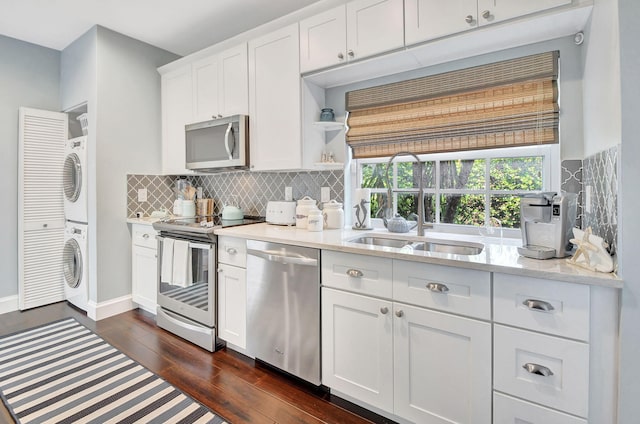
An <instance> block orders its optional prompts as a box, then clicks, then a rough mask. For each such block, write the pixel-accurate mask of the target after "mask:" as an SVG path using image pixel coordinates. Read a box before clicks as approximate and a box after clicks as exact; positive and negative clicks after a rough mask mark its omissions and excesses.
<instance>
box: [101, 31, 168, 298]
mask: <svg viewBox="0 0 640 424" xmlns="http://www.w3.org/2000/svg"><path fill="white" fill-rule="evenodd" d="M177 58H178V56H176V55H174V54H173V53H169V52H167V51H165V50H161V49H159V48H157V47H154V46H151V45H149V44H145V43H142V42H140V41H138V40H134V39H133V38H129V37H126V36H124V35H121V34H118V33H116V32H113V31H111V30H109V29H107V28H104V27H98V28H97V65H98V66H97V97H96V98H97V112H96V130H95V131H96V133H95V134H96V146H95V149H94V152H95V161H96V162H95V170H94V174H93V175H95V196H94V200H95V202H94V203H92V205H94V207H95V219H96V221H95V222H96V223H97V226H96V234H95V236H96V244H95V254H96V258H95V260H94V262H93V263H97V268H96V269H95V271H96V279H97V297H96V300H97V302H98V303H100V302H105V301H108V300H112V299H116V298H119V297H122V296H126V295H128V294H130V293H131V251H130V244H131V237H130V234H129V231H128V229H127V225H126V224H125V218H126V216H127V173H134V172H135V173H142V174H156V173H159V172H160V167H161V162H160V139H161V115H160V74H158V72H157V68H158V67H159V66H162V65H164V64H166V63H169V62H171V61H173V60H176V59H177ZM91 108H92V105H91V104H89V109H91ZM90 199H91V198H90Z"/></svg>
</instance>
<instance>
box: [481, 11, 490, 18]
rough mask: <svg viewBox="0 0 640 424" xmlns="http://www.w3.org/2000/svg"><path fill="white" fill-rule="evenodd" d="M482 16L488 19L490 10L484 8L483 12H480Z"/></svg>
mask: <svg viewBox="0 0 640 424" xmlns="http://www.w3.org/2000/svg"><path fill="white" fill-rule="evenodd" d="M482 17H483V18H485V19H489V18H490V17H491V12H489V11H488V10H485V11H484V12H482Z"/></svg>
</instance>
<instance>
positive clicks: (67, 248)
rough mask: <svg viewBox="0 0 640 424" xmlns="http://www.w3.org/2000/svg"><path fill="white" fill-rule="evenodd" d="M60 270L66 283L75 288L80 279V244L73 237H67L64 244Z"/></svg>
mask: <svg viewBox="0 0 640 424" xmlns="http://www.w3.org/2000/svg"><path fill="white" fill-rule="evenodd" d="M62 270H63V273H64V280H65V281H66V282H67V285H68V286H69V287H71V288H72V289H75V288H77V287H78V286H79V285H80V280H81V279H82V251H81V250H80V245H78V242H77V241H75V240H74V239H69V240H67V242H66V243H65V244H64V250H63V251H62Z"/></svg>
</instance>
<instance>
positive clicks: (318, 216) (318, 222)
mask: <svg viewBox="0 0 640 424" xmlns="http://www.w3.org/2000/svg"><path fill="white" fill-rule="evenodd" d="M323 226H324V219H323V217H322V211H321V210H320V209H318V208H314V209H309V212H308V219H307V230H308V231H322V227H323Z"/></svg>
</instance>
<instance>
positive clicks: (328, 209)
mask: <svg viewBox="0 0 640 424" xmlns="http://www.w3.org/2000/svg"><path fill="white" fill-rule="evenodd" d="M322 211H323V215H324V228H326V229H328V230H334V229H340V228H342V227H344V211H343V210H342V203H339V202H337V201H336V200H330V201H328V202H326V203H324V204H323V205H322Z"/></svg>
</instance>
